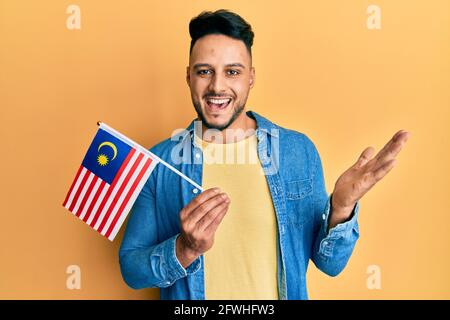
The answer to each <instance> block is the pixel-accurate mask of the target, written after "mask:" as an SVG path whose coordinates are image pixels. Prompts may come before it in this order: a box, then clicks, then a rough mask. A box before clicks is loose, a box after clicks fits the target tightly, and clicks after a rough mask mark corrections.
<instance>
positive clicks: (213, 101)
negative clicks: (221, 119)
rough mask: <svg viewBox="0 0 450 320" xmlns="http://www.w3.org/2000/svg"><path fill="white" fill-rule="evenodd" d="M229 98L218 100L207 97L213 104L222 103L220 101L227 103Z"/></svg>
mask: <svg viewBox="0 0 450 320" xmlns="http://www.w3.org/2000/svg"><path fill="white" fill-rule="evenodd" d="M230 101H231V99H222V100H218V99H208V102H209V103H214V104H222V103H228V102H230Z"/></svg>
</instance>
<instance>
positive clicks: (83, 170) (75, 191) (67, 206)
mask: <svg viewBox="0 0 450 320" xmlns="http://www.w3.org/2000/svg"><path fill="white" fill-rule="evenodd" d="M86 172H87V170H86V168H85V167H83V169H82V170H81V173H80V175H79V176H78V179H77V182H75V185H74V187H73V189H72V192H71V193H70V196H69V200H67V203H66V205H65V208H66V209H69V208H70V205H71V204H72V201H73V198H74V197H75V195H76V193H77V190H78V188H79V187H80V184H81V181H83V178H84V175H85V174H86Z"/></svg>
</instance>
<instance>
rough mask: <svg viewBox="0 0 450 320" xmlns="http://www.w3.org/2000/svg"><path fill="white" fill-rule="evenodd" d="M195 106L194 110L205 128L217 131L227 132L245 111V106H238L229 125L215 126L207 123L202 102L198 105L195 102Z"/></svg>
mask: <svg viewBox="0 0 450 320" xmlns="http://www.w3.org/2000/svg"><path fill="white" fill-rule="evenodd" d="M193 104H194V108H195V111H197V115H198V117H199V119H200V120H201V121H202V123H203V124H204V125H205V127H207V128H208V129H217V130H219V131H222V130H225V129H226V128H228V127H229V126H230V125H231V124H232V123H233V122H234V120H236V118H237V117H239V115H240V114H241V113H242V111H243V110H244V107H245V104H243V105H238V106H237V108H235V109H234V112H233V115H232V116H231V118H230V120H228V122H227V123H225V124H223V125H215V124H212V123H209V122H208V121H206V118H205V115H204V114H203V111H202V108H201V105H200V102H198V103H196V102H194V101H193Z"/></svg>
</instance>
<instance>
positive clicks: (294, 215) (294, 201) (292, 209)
mask: <svg viewBox="0 0 450 320" xmlns="http://www.w3.org/2000/svg"><path fill="white" fill-rule="evenodd" d="M312 193H313V186H312V179H311V178H307V179H295V180H292V181H288V182H287V184H286V200H287V201H286V206H287V207H286V209H287V216H288V221H289V222H290V223H291V224H293V225H295V226H302V225H304V224H305V223H306V222H308V221H310V220H312V219H313V217H314V215H313V212H312V205H311V196H312Z"/></svg>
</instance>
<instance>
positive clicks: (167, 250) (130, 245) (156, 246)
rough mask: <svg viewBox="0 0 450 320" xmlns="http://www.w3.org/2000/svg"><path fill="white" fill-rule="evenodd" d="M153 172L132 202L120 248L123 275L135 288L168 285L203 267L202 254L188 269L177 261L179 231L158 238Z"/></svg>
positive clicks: (163, 286)
mask: <svg viewBox="0 0 450 320" xmlns="http://www.w3.org/2000/svg"><path fill="white" fill-rule="evenodd" d="M152 176H153V174H152V175H151V176H150V178H149V180H148V181H147V182H146V184H145V185H144V187H143V189H142V191H141V193H140V194H139V196H138V198H137V199H136V202H135V204H134V205H133V208H132V210H131V213H130V217H129V220H128V223H127V227H126V230H125V235H124V238H123V241H122V245H121V247H120V250H119V262H120V270H121V273H122V277H123V279H124V280H125V282H126V283H127V284H128V285H129V286H130V287H131V288H133V289H142V288H151V287H160V288H165V287H169V286H171V285H172V284H173V283H174V282H175V281H177V280H178V279H181V278H183V277H186V276H187V275H189V274H192V273H195V272H196V271H198V270H199V269H200V258H197V259H196V260H195V261H194V262H193V263H192V264H191V265H190V266H189V267H188V268H187V269H185V268H183V266H182V265H181V264H180V262H179V261H178V259H177V257H176V253H175V241H176V239H177V237H178V235H179V234H176V235H174V236H172V237H170V238H168V239H164V240H163V241H160V242H158V232H157V231H158V230H157V221H156V212H155V210H156V205H155V196H154V192H153V190H152V188H151V182H152V181H151V180H152V178H153V177H152ZM153 183H154V181H153Z"/></svg>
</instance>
